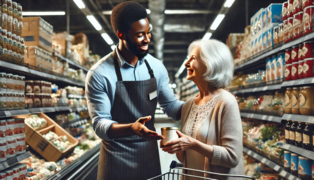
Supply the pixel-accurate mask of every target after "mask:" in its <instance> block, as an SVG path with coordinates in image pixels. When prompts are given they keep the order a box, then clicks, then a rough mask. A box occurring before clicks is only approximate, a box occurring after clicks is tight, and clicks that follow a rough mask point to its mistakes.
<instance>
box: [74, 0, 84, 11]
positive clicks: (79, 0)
mask: <svg viewBox="0 0 314 180" xmlns="http://www.w3.org/2000/svg"><path fill="white" fill-rule="evenodd" d="M73 1H74V3H75V4H76V5H77V7H78V8H79V9H84V8H85V4H84V3H83V1H82V0H73Z"/></svg>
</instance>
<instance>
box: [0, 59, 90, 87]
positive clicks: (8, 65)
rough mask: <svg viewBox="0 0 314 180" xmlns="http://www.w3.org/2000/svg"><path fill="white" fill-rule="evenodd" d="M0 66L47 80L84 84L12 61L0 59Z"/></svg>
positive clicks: (77, 84) (82, 85)
mask: <svg viewBox="0 0 314 180" xmlns="http://www.w3.org/2000/svg"><path fill="white" fill-rule="evenodd" d="M0 67H3V68H8V69H11V70H13V71H16V72H22V73H23V74H27V75H31V76H37V77H41V78H45V79H49V80H54V81H60V82H65V83H69V84H71V85H76V86H80V87H85V84H84V83H83V82H78V81H74V80H70V79H68V78H66V77H61V76H57V75H53V74H50V73H45V72H42V71H38V70H35V69H32V68H29V67H26V66H21V65H18V64H13V63H9V62H6V61H0Z"/></svg>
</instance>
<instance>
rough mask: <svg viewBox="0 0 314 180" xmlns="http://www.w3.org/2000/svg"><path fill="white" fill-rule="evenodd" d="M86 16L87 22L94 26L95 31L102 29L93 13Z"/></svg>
mask: <svg viewBox="0 0 314 180" xmlns="http://www.w3.org/2000/svg"><path fill="white" fill-rule="evenodd" d="M86 18H87V19H88V20H89V22H90V23H91V24H92V25H93V26H94V28H95V29H96V30H97V31H100V30H101V29H102V27H101V25H100V24H99V22H98V21H97V20H96V18H95V17H94V16H93V15H88V16H86Z"/></svg>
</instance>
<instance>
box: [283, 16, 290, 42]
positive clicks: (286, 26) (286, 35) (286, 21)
mask: <svg viewBox="0 0 314 180" xmlns="http://www.w3.org/2000/svg"><path fill="white" fill-rule="evenodd" d="M283 40H284V43H287V42H288V41H289V38H288V19H287V20H285V21H283Z"/></svg>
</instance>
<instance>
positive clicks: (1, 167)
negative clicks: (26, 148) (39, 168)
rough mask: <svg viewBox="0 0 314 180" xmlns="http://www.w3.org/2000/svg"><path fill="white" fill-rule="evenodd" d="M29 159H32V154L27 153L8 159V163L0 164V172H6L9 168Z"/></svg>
mask: <svg viewBox="0 0 314 180" xmlns="http://www.w3.org/2000/svg"><path fill="white" fill-rule="evenodd" d="M29 157H31V153H30V152H25V153H23V154H20V155H17V156H14V157H12V158H10V159H7V160H6V161H3V162H0V171H2V170H4V169H6V168H9V167H11V166H13V165H15V164H17V163H18V162H20V161H22V160H24V159H27V158H29Z"/></svg>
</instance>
